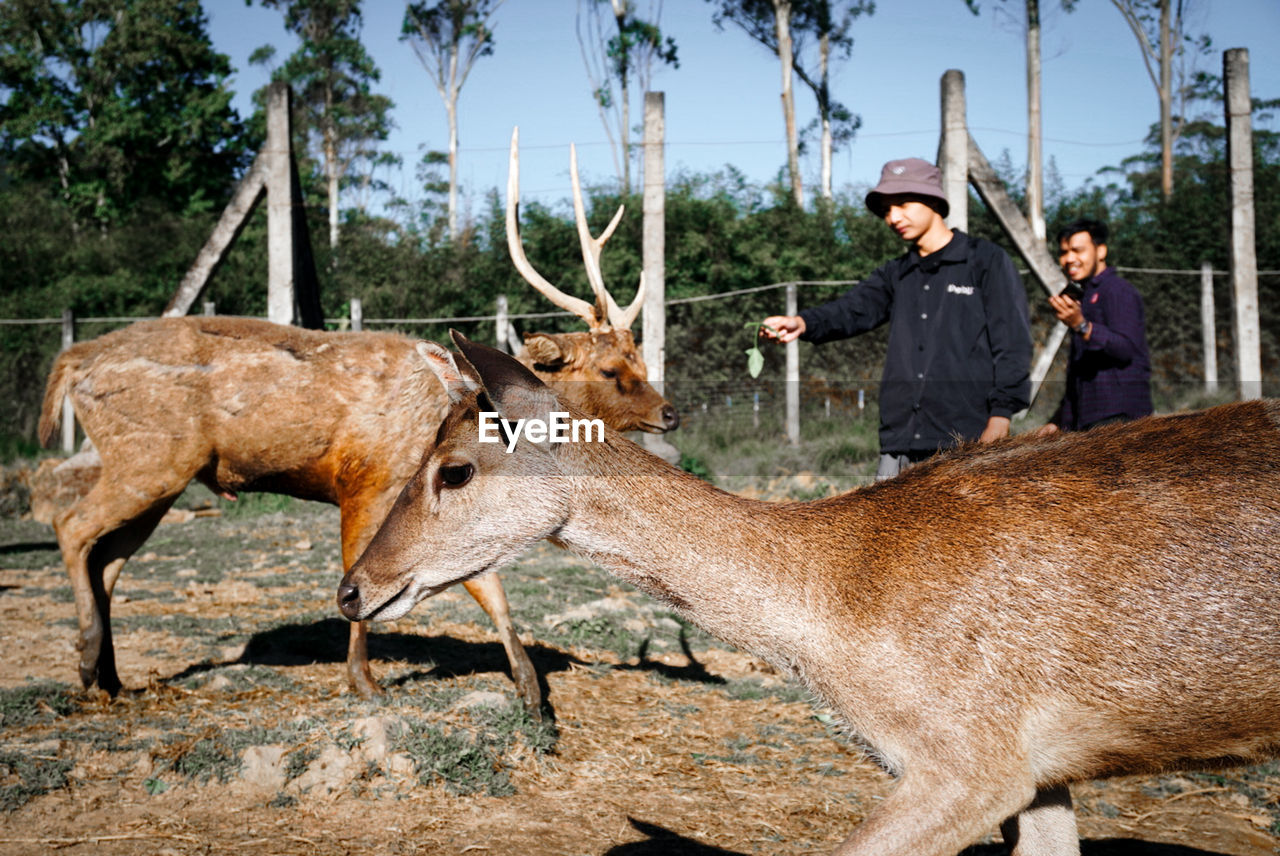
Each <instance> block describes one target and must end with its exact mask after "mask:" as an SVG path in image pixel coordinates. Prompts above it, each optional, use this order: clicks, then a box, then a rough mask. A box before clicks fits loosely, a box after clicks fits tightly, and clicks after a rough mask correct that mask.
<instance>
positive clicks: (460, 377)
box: [417, 342, 481, 404]
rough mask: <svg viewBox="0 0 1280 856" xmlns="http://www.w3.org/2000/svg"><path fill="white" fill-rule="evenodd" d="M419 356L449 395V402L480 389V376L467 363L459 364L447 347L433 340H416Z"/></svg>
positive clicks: (454, 401)
mask: <svg viewBox="0 0 1280 856" xmlns="http://www.w3.org/2000/svg"><path fill="white" fill-rule="evenodd" d="M417 350H418V354H419V356H421V357H422V359H423V360H425V361H426V363H427V368H429V369H431V372H432V374H434V375H435V376H436V378H437V379H438V380H439V381H440V384H441V385H442V386H443V387H444V391H445V392H446V393H447V394H448V396H449V403H450V404H457V403H458V402H459V401H461V400H462V399H463V398H465V397H466V396H467V395H468V394H469V393H472V392H475V391H476V390H478V389H480V388H481V387H480V378H479V376H478V375H476V374H475V369H473V368H472V367H471V365H470V364H469V363H464V364H459V363H458V361H456V360H455V359H454V358H453V354H451V353H449V350H448V348H445V347H443V346H441V345H437V344H436V343H435V342H418V345H417Z"/></svg>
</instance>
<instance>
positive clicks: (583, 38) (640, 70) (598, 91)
mask: <svg viewBox="0 0 1280 856" xmlns="http://www.w3.org/2000/svg"><path fill="white" fill-rule="evenodd" d="M602 10H607V12H602ZM605 14H608V15H609V16H610V17H611V18H612V26H611V27H610V26H608V25H606V24H605V23H604V21H603V18H604V15H605ZM661 18H662V2H661V0H657V2H651V3H650V4H649V10H648V16H647V19H646V18H642V17H640V16H639V15H638V14H637V12H636V4H635V2H634V0H578V16H577V33H578V46H579V48H581V50H582V61H583V63H584V64H585V65H586V67H587V79H588V80H589V81H590V83H591V96H592V98H593V100H594V101H595V102H596V107H597V108H599V110H600V120H601V122H603V123H604V130H605V133H606V134H607V135H608V137H609V143H610V145H611V147H612V148H613V162H614V167H615V169H616V170H617V173H618V181H619V182H620V184H621V188H622V192H623V194H624V195H625V194H628V193H630V192H631V189H632V188H631V98H632V91H633V90H632V83H633V82H634V83H635V84H636V87H635V89H637V90H639V91H640V92H641V93H642V94H643V93H644V92H645V91H647V90H648V89H649V82H650V80H651V79H652V75H653V67H654V63H655V62H658V63H662V64H665V65H669V66H671V67H673V68H679V67H680V61H679V59H678V58H677V56H676V43H675V39H673V38H671V37H670V36H663V34H662V29H661V26H660V24H659V21H660V20H661ZM615 87H616V91H615ZM615 125H616V127H617V136H616V137H615V136H614V130H613V128H614V126H615Z"/></svg>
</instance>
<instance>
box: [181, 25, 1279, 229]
mask: <svg viewBox="0 0 1280 856" xmlns="http://www.w3.org/2000/svg"><path fill="white" fill-rule="evenodd" d="M646 3H647V0H640V9H641V10H644V9H645V8H646ZM1189 5H1190V6H1191V7H1192V12H1191V15H1190V19H1191V21H1192V25H1191V27H1190V28H1189V29H1190V30H1191V32H1193V33H1208V34H1209V35H1210V36H1211V38H1212V40H1213V49H1212V52H1211V53H1210V54H1209V55H1207V56H1205V57H1203V58H1202V59H1200V60H1199V67H1200V68H1203V69H1205V70H1208V71H1212V72H1214V73H1219V74H1220V73H1221V68H1222V51H1223V50H1225V49H1226V48H1232V47H1246V48H1249V51H1250V65H1251V69H1250V71H1251V83H1252V90H1253V93H1254V95H1255V96H1258V97H1268V98H1270V97H1280V61H1277V57H1276V39H1277V36H1280V2H1277V0H1193V2H1191V3H1189ZM981 6H982V14H981V15H980V16H978V17H974V16H973V15H971V14H969V12H968V11H967V10H966V8H965V6H964V3H963V2H962V0H880V2H879V3H878V4H877V10H876V12H875V14H874V15H872V16H871V17H867V18H862V19H860V20H859V21H858V22H856V24H855V26H854V36H855V39H856V42H855V45H854V50H853V54H852V57H851V58H850V59H849V60H847V61H844V62H842V63H841V64H840V65H839V66H838V67H837V68H836V69H835V72H834V74H833V84H834V91H835V94H836V97H837V98H839V99H840V100H841V101H843V102H844V103H845V104H846V105H847V106H848V107H849V108H850V109H852V110H853V111H854V112H856V113H859V114H861V116H862V123H863V124H862V129H861V130H860V131H859V133H858V136H857V138H856V139H855V140H854V142H853V144H852V146H850V147H848V148H846V149H845V150H843V151H841V152H839V153H838V154H837V155H836V159H835V165H834V184H835V186H836V188H837V190H840V189H841V188H853V189H855V190H862V189H865V188H866V187H867V186H868V185H870V184H874V182H875V180H876V178H877V177H878V175H879V171H880V167H881V165H882V164H883V163H884V161H886V160H889V159H891V158H895V157H904V156H909V155H916V156H921V157H926V158H929V159H932V158H933V157H934V155H935V153H936V150H937V141H938V128H939V124H940V122H939V109H940V108H939V83H940V80H941V77H942V74H943V72H945V71H946V70H947V69H950V68H957V69H960V70H962V71H963V72H964V73H965V77H966V84H967V101H968V117H969V124H970V127H971V129H972V131H973V134H974V136H975V137H976V138H977V140H978V142H979V144H980V145H981V146H982V147H983V149H984V150H985V151H986V153H987V155H988V157H989V158H990V159H992V160H995V159H996V158H997V157H998V156H999V154H1000V152H1001V150H1002V149H1006V148H1007V149H1009V150H1010V153H1011V155H1012V157H1013V161H1014V163H1015V164H1019V165H1021V164H1023V163H1024V162H1025V157H1026V155H1025V152H1026V119H1025V111H1026V89H1025V71H1024V69H1025V64H1024V59H1025V53H1024V50H1025V49H1024V43H1023V37H1022V30H1021V9H1022V3H1021V2H1018V0H982V3H981ZM1055 6H1056V4H1055V3H1053V2H1052V0H1042V7H1043V12H1042V15H1043V29H1044V36H1043V52H1044V58H1045V61H1044V73H1043V74H1044V83H1043V86H1044V96H1043V97H1044V137H1045V144H1044V150H1045V159H1046V163H1047V162H1048V159H1049V158H1050V157H1052V158H1054V159H1055V161H1056V163H1057V167H1058V170H1059V172H1060V174H1061V175H1062V178H1063V181H1064V183H1065V184H1066V185H1067V187H1069V188H1073V187H1076V186H1079V185H1080V184H1082V183H1083V182H1084V181H1085V180H1086V179H1087V178H1089V177H1090V176H1092V175H1094V173H1095V172H1096V171H1097V170H1098V168H1100V167H1103V166H1106V165H1110V164H1116V163H1118V162H1119V160H1120V159H1121V158H1123V157H1124V156H1126V155H1129V154H1133V153H1136V152H1137V151H1139V150H1140V149H1141V147H1142V143H1141V141H1142V139H1143V137H1144V136H1145V134H1146V132H1147V129H1148V127H1149V125H1150V124H1151V123H1152V122H1154V121H1156V120H1157V118H1158V103H1157V100H1156V95H1155V90H1154V88H1153V86H1152V84H1151V82H1150V80H1149V78H1148V76H1147V72H1146V70H1145V68H1144V66H1143V63H1142V59H1141V55H1140V53H1139V50H1138V46H1137V43H1136V42H1135V40H1134V38H1133V35H1132V34H1131V33H1130V31H1129V29H1128V27H1127V26H1126V25H1125V23H1124V22H1123V20H1122V19H1121V17H1120V15H1119V13H1118V12H1117V11H1116V10H1115V8H1114V7H1113V6H1112V4H1111V3H1110V2H1107V0H1080V2H1079V3H1078V7H1077V10H1076V11H1075V12H1074V13H1071V14H1067V13H1064V12H1062V11H1060V10H1059V9H1057V8H1054V7H1055ZM1006 7H1007V9H1006ZM205 8H206V11H207V12H208V14H209V17H210V30H211V34H212V38H213V41H214V44H215V46H216V47H217V48H218V49H219V50H221V51H223V52H224V53H226V54H228V55H229V56H230V57H231V60H232V63H233V65H234V67H235V68H236V69H237V74H236V76H235V78H234V81H233V85H234V88H235V89H236V92H237V96H236V105H237V107H238V108H239V109H240V110H241V112H242V114H245V115H247V114H248V112H250V109H251V108H250V105H249V97H250V94H251V93H252V91H253V90H254V89H255V88H257V87H259V86H261V85H262V84H263V83H264V82H265V79H266V73H265V72H264V71H263V70H261V69H258V68H255V67H252V66H250V65H249V62H248V56H249V53H250V52H251V51H252V50H253V49H254V48H256V47H258V46H259V45H263V44H272V45H274V46H275V47H276V49H277V51H278V53H279V56H280V57H281V58H283V57H284V56H287V55H288V54H289V53H290V52H292V51H293V50H294V48H295V47H296V42H294V41H293V40H292V37H291V36H290V35H289V34H287V33H286V32H285V31H284V28H283V24H282V19H281V16H280V14H279V13H278V12H276V11H272V10H264V9H262V8H259V7H257V6H253V7H246V6H245V5H244V3H243V2H242V0H207V2H206V5H205ZM403 9H404V3H403V2H397V0H365V5H364V17H365V27H364V33H363V38H364V42H365V45H366V47H367V49H368V50H369V52H370V53H371V55H372V56H373V57H374V59H375V61H376V62H377V63H378V65H379V67H380V69H381V71H382V83H381V85H380V86H379V87H378V90H379V91H380V92H382V93H384V94H386V95H388V96H390V97H391V98H392V99H393V100H394V101H395V104H396V107H395V110H394V113H393V116H394V120H395V122H396V125H397V129H396V131H395V132H394V133H393V135H392V137H391V139H390V140H389V141H388V144H387V148H388V149H389V150H392V151H395V152H396V153H398V154H400V155H401V157H403V158H404V161H405V164H406V166H405V168H404V169H403V170H402V171H401V172H400V173H399V174H393V175H389V176H386V178H387V179H388V180H389V181H390V182H391V184H392V185H393V187H395V188H396V190H397V192H399V193H400V194H401V195H403V196H405V197H406V198H410V199H414V198H416V197H417V196H418V195H419V194H418V192H417V190H416V189H415V181H414V177H413V164H414V163H415V162H416V161H417V160H418V158H419V157H420V156H421V151H422V147H424V146H425V147H428V148H435V149H444V148H445V147H446V144H447V124H446V119H445V113H444V108H443V105H442V103H441V101H440V98H439V96H438V94H437V93H436V90H435V87H434V86H433V85H432V83H431V81H430V79H429V78H428V77H427V75H426V72H425V71H424V70H423V69H422V67H421V66H420V65H419V63H418V60H417V58H416V56H415V55H414V53H413V51H412V50H411V49H410V47H409V45H408V44H407V43H404V42H401V41H399V31H400V20H401V17H402V15H403ZM577 11H578V0H507V3H506V4H505V5H504V6H503V7H502V8H501V9H500V10H499V12H498V15H497V17H496V19H495V20H496V49H495V51H494V53H493V55H492V56H490V57H486V58H483V59H481V60H480V61H479V62H478V63H477V65H476V67H475V70H474V71H473V72H472V75H471V77H470V79H469V80H468V81H467V83H466V86H465V87H464V89H463V91H462V97H461V99H460V103H459V111H460V139H461V155H460V169H461V180H462V185H463V192H464V194H466V195H467V197H468V198H469V200H470V203H469V204H470V205H471V206H472V207H473V209H475V210H479V209H481V208H482V207H483V198H484V194H485V193H486V192H487V191H489V190H490V189H492V188H495V187H505V183H506V170H507V145H508V142H509V140H510V136H511V128H512V126H513V125H519V126H520V136H521V144H522V150H521V151H522V154H521V176H522V180H521V185H522V186H521V192H522V197H523V198H524V199H526V200H527V199H539V200H542V201H544V202H547V203H554V202H557V201H559V200H564V199H567V198H568V196H569V179H568V146H569V143H571V142H575V143H577V146H578V152H579V159H580V164H581V170H582V173H583V178H584V181H587V182H589V183H591V182H606V181H612V180H614V178H613V177H614V168H613V161H612V159H611V157H610V154H609V149H608V147H607V137H606V135H605V132H604V129H603V127H602V125H601V122H600V119H599V114H598V112H597V110H596V107H595V105H594V103H593V102H592V100H591V96H590V92H589V86H588V82H587V75H586V72H585V69H584V65H583V60H582V56H581V53H580V50H579V45H578V41H577V38H576V35H575V33H576V30H575V16H576V14H577ZM711 13H712V6H711V4H709V3H707V2H705V0H666V2H665V5H664V6H663V10H662V18H661V24H662V27H663V30H664V31H665V32H666V33H667V34H668V35H671V36H673V37H674V38H675V39H676V42H677V45H678V49H679V57H680V67H679V68H678V69H665V70H663V71H661V72H659V73H658V74H657V75H656V77H655V80H654V84H653V88H654V89H658V90H662V91H664V92H665V93H666V130H667V143H668V146H667V172H668V175H671V174H673V173H675V172H678V171H682V170H684V171H694V172H710V171H714V170H718V169H720V168H722V167H723V166H724V165H725V164H732V165H734V166H735V167H737V168H738V169H740V170H741V171H742V172H743V173H745V175H746V177H747V178H748V179H749V180H751V181H756V182H764V181H767V180H769V179H771V178H772V177H774V176H775V175H776V174H777V172H778V170H779V169H781V168H782V167H783V165H784V164H785V160H786V150H785V147H784V145H783V125H782V114H781V107H780V103H779V97H778V94H779V91H780V71H779V67H778V62H777V60H776V58H774V57H773V56H772V55H770V54H769V53H768V52H766V51H765V50H764V48H762V47H760V46H759V45H757V44H756V43H755V42H753V41H751V40H750V39H749V38H748V37H747V36H746V35H745V34H744V33H742V32H741V31H739V30H737V29H736V28H733V27H732V26H727V27H726V28H725V30H724V31H723V32H722V31H719V30H717V29H716V28H715V26H714V25H713V24H712V22H711ZM1014 16H1017V17H1016V18H1015V17H1014ZM797 87H798V88H797V113H798V118H799V122H800V125H801V126H803V125H805V124H807V123H808V122H809V121H810V120H811V119H812V118H813V117H814V115H815V110H814V106H813V99H812V96H811V95H810V93H809V92H808V90H807V89H805V88H803V87H802V86H801V85H800V84H799V83H798V82H797ZM638 112H639V111H638V107H637V108H633V119H634V118H635V117H636V116H638ZM818 169H819V164H818V160H817V156H816V152H815V153H814V154H813V155H812V156H810V157H808V158H807V159H806V161H805V163H804V172H805V179H806V190H808V189H810V188H812V187H813V186H814V185H815V184H816V182H817V177H818Z"/></svg>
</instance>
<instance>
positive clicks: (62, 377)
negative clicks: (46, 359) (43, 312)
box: [40, 351, 75, 448]
mask: <svg viewBox="0 0 1280 856" xmlns="http://www.w3.org/2000/svg"><path fill="white" fill-rule="evenodd" d="M74 367H75V359H74V358H73V357H72V356H71V353H70V352H69V351H63V352H62V353H61V354H59V355H58V359H56V360H54V363H53V369H52V370H50V372H49V382H48V384H47V385H46V386H45V388H44V404H43V406H41V408H40V445H42V446H44V447H45V448H48V447H49V443H50V442H51V441H52V440H53V434H54V432H55V431H57V430H58V425H59V423H61V422H62V399H63V397H64V396H66V394H67V389H68V388H69V387H70V386H71V380H72V374H73V373H72V369H73V368H74Z"/></svg>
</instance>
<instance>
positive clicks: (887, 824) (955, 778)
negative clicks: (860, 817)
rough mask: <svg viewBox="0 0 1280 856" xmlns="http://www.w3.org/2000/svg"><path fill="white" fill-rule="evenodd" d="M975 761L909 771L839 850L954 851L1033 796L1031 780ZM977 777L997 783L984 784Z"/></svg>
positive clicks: (890, 853) (920, 854)
mask: <svg viewBox="0 0 1280 856" xmlns="http://www.w3.org/2000/svg"><path fill="white" fill-rule="evenodd" d="M974 757H980V755H976V756H974ZM975 766H976V765H974V764H972V763H970V764H969V765H967V766H966V765H959V764H957V765H952V766H950V767H945V768H944V767H927V766H926V767H922V768H921V769H918V770H916V769H913V770H911V771H908V772H907V774H906V775H904V776H903V777H902V779H901V780H900V781H899V782H898V786H897V789H896V790H894V792H893V793H892V794H890V795H889V797H888V798H887V799H886V800H885V801H884V802H883V803H881V804H880V806H879V807H878V808H877V809H876V810H875V811H873V812H872V813H871V815H870V816H869V817H868V818H867V819H866V821H864V822H863V823H862V825H861V826H859V827H858V828H857V829H856V830H855V831H854V833H853V835H851V836H850V837H849V838H848V839H846V840H845V841H844V843H842V844H841V845H840V846H839V847H837V848H836V851H835V856H954V854H956V853H958V852H960V850H962V849H963V848H964V847H967V846H968V845H970V844H972V843H973V842H975V841H977V840H978V839H979V838H981V837H982V836H983V835H984V834H985V833H986V832H988V831H989V830H991V829H994V828H995V827H996V826H997V825H998V824H999V823H1000V821H1001V820H1002V819H1004V818H1007V817H1009V816H1010V815H1012V814H1013V813H1014V812H1016V811H1018V810H1019V809H1020V808H1022V807H1024V806H1026V805H1027V804H1028V803H1030V802H1031V799H1032V797H1033V795H1034V787H1033V786H1032V785H1031V784H1030V783H1027V784H1025V785H1020V784H1018V780H1019V778H1020V777H1018V776H1017V775H1016V774H1014V775H1008V776H1002V775H992V771H990V770H979V769H975ZM1001 772H1003V771H1001ZM975 781H980V782H981V781H989V782H993V783H995V784H994V786H993V787H989V788H985V789H982V788H979V787H975V786H974V785H973V784H972V783H973V782H975ZM1053 856H1058V854H1057V853H1054V854H1053Z"/></svg>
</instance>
